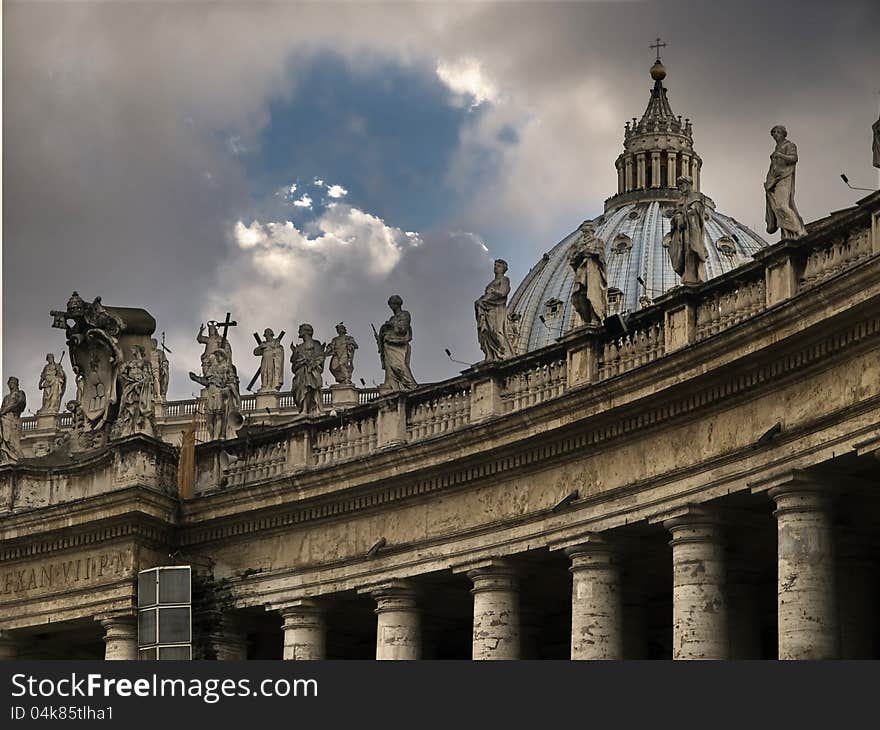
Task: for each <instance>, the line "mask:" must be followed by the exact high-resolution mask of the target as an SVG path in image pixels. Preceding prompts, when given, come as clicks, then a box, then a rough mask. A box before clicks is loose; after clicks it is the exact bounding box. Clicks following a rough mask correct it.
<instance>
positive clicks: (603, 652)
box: [565, 538, 623, 659]
mask: <svg viewBox="0 0 880 730" xmlns="http://www.w3.org/2000/svg"><path fill="white" fill-rule="evenodd" d="M565 553H566V555H568V557H569V558H570V559H571V567H570V568H569V571H570V572H571V658H572V659H622V658H623V631H622V628H623V611H622V601H621V594H620V568H619V567H618V563H617V558H616V555H615V554H614V550H613V548H612V546H611V545H610V544H609V543H608V542H607V541H606V540H604V539H602V538H597V539H596V540H595V541H589V542H585V543H583V544H581V545H576V546H574V547H570V548H566V550H565Z"/></svg>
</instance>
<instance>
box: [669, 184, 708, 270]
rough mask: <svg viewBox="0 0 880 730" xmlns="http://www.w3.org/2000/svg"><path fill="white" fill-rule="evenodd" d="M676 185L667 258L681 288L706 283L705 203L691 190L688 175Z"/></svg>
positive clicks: (700, 195)
mask: <svg viewBox="0 0 880 730" xmlns="http://www.w3.org/2000/svg"><path fill="white" fill-rule="evenodd" d="M676 185H677V187H678V200H676V202H675V209H674V211H673V213H672V219H671V223H672V230H671V231H670V233H671V234H672V235H671V236H670V238H669V258H670V260H671V261H672V269H673V271H675V273H676V274H678V275H679V276H680V277H681V283H682V284H699V283H700V282H703V281H705V280H706V266H705V262H706V258H707V257H708V252H707V251H706V241H705V236H704V225H705V220H706V218H705V216H706V202H705V199H704V198H703V195H702V193H699V192H697V191H696V190H694V189H693V181H692V180H691V178H690V177H688V176H687V175H682V176H681V177H680V178H678V180H676Z"/></svg>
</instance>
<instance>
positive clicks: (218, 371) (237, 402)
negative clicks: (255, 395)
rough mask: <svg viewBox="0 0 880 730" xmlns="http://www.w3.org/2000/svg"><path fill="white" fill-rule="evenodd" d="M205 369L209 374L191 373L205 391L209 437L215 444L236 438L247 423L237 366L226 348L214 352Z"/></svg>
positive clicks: (204, 398)
mask: <svg viewBox="0 0 880 730" xmlns="http://www.w3.org/2000/svg"><path fill="white" fill-rule="evenodd" d="M204 366H205V367H206V369H207V374H205V375H197V374H196V373H193V372H191V373H190V374H189V377H190V379H191V380H193V381H194V382H196V383H198V384H199V385H201V386H203V387H204V389H205V390H204V391H203V393H202V401H203V402H204V409H205V424H206V426H207V428H208V436H209V438H210V440H212V441H220V440H223V439H231V438H235V436H236V433H237V431H238V429H239V427H240V426H241V424H242V421H243V419H242V416H241V395H240V393H239V389H238V385H239V384H238V373H237V372H236V370H235V366H234V365H233V364H232V363H231V362H230V361H229V358H228V356H227V355H226V350H224V349H223V348H219V349H217V350H214V352H213V353H211V355H209V357H208V359H207V361H206V362H205V363H204Z"/></svg>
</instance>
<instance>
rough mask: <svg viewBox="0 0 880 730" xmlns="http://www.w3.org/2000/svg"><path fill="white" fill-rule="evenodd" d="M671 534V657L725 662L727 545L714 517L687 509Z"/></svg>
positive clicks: (671, 524) (675, 521) (672, 526)
mask: <svg viewBox="0 0 880 730" xmlns="http://www.w3.org/2000/svg"><path fill="white" fill-rule="evenodd" d="M663 525H664V527H666V529H668V530H669V531H670V533H671V534H672V540H671V541H670V543H669V544H670V545H671V546H672V658H673V659H727V658H728V638H727V600H726V597H725V565H724V544H723V541H722V535H721V528H720V526H719V524H718V522H717V519H716V518H715V517H714V516H713V514H712V513H711V512H710V511H709V510H706V509H704V508H702V507H688V508H686V509H685V510H683V511H682V513H681V514H680V515H676V516H675V517H672V518H670V519H667V520H665V521H664V523H663Z"/></svg>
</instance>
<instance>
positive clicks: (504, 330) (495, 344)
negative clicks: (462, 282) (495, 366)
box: [474, 259, 513, 362]
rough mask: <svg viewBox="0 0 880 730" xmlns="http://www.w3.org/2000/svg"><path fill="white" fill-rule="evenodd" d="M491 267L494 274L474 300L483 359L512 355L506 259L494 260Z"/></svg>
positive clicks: (500, 358) (487, 360) (508, 281)
mask: <svg viewBox="0 0 880 730" xmlns="http://www.w3.org/2000/svg"><path fill="white" fill-rule="evenodd" d="M494 271H495V278H494V279H492V281H490V282H489V283H488V284H487V285H486V290H485V291H484V292H483V295H482V296H481V297H480V298H479V299H477V301H475V302H474V315H475V316H476V319H477V340H478V341H479V343H480V349H481V350H482V351H483V355H484V356H485V357H484V359H483V361H484V362H494V361H496V360H504V359H505V358H508V357H513V346H512V345H511V344H510V323H509V320H508V318H507V297H508V295H509V294H510V279H508V278H507V262H506V261H504V260H503V259H498V260H497V261H495V265H494Z"/></svg>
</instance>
